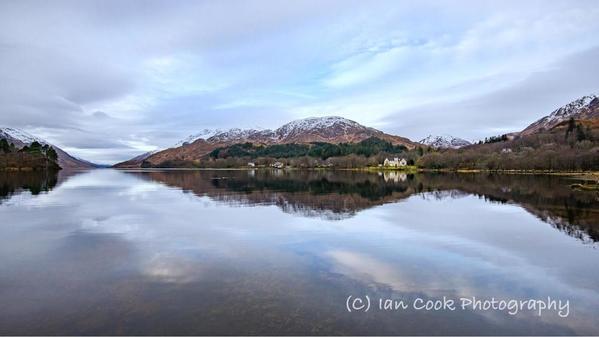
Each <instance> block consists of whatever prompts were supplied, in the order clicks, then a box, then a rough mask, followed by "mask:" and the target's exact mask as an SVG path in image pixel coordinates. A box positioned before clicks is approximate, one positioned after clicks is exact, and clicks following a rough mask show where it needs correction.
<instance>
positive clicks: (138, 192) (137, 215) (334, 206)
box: [0, 169, 599, 335]
mask: <svg viewBox="0 0 599 337" xmlns="http://www.w3.org/2000/svg"><path fill="white" fill-rule="evenodd" d="M572 182H574V181H572V180H570V179H566V178H560V177H551V176H529V175H521V176H520V175H488V174H415V175H408V174H402V173H400V172H384V173H383V172H381V173H380V174H378V173H364V172H353V171H293V170H230V171H227V170H212V171H210V170H205V171H203V170H202V171H183V170H172V171H169V170H165V171H159V170H148V171H144V170H137V171H117V170H111V169H99V170H92V171H88V172H73V173H67V172H64V173H63V172H62V171H61V173H59V174H58V176H54V175H45V174H40V173H39V172H38V173H33V172H31V173H25V174H22V173H7V174H0V186H2V189H0V193H1V194H0V304H1V305H0V335H31V334H34V335H202V334H207V335H277V334H280V335H306V334H307V335H312V334H314V335H400V334H407V335H421V334H425V335H429V334H430V335H436V334H449V335H456V334H458V335H461V334H466V335H480V334H483V335H485V334H493V335H571V334H587V335H596V334H598V333H599V322H598V321H597V320H596V313H597V312H599V264H598V263H597V262H598V261H599V250H598V249H596V248H597V247H596V244H595V242H596V241H597V239H598V235H597V224H598V223H599V221H598V218H597V212H598V209H599V207H598V204H597V194H596V193H595V192H582V191H574V190H571V189H570V187H569V184H570V183H572ZM548 224H551V226H549V225H548ZM554 228H556V229H559V231H558V230H555V229H554ZM350 295H352V296H364V295H369V296H370V297H371V298H372V299H377V298H385V299H389V298H391V299H402V300H405V301H408V302H409V301H411V300H414V299H415V298H422V299H431V300H440V299H442V298H443V297H449V298H454V299H455V298H459V297H466V296H476V297H477V298H486V299H488V298H491V297H495V298H501V299H518V300H524V299H543V298H544V299H546V298H547V296H551V297H552V298H556V299H561V300H569V301H570V311H571V314H570V316H568V317H566V318H563V317H559V316H558V315H557V314H556V313H555V312H548V313H545V314H543V315H542V316H538V315H536V314H535V313H532V312H522V313H521V314H518V315H516V316H511V315H509V314H507V313H505V312H496V311H487V312H484V311H469V310H466V311H438V312H425V311H416V310H405V311H401V312H381V311H370V312H367V313H365V312H352V313H349V312H348V311H347V309H346V307H345V303H346V299H347V297H348V296H350Z"/></svg>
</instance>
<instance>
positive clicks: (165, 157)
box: [116, 116, 415, 167]
mask: <svg viewBox="0 0 599 337" xmlns="http://www.w3.org/2000/svg"><path fill="white" fill-rule="evenodd" d="M370 137H377V138H380V139H384V140H387V141H389V142H391V143H393V144H398V145H405V146H407V147H409V148H412V147H414V145H415V143H413V142H412V141H410V140H409V139H407V138H403V137H399V136H394V135H389V134H386V133H384V132H382V131H379V130H376V129H373V128H369V127H366V126H363V125H361V124H359V123H357V122H355V121H352V120H349V119H346V118H343V117H335V116H333V117H312V118H305V119H300V120H296V121H292V122H290V123H287V124H285V125H283V126H281V127H279V128H277V129H275V130H269V129H262V130H261V129H238V128H234V129H230V130H226V131H223V130H202V131H201V132H199V133H197V134H195V135H192V136H189V137H187V138H186V139H184V140H182V141H180V142H178V143H177V145H178V146H176V147H174V148H170V149H166V150H164V151H161V152H158V153H156V154H154V155H152V156H150V157H148V158H147V159H146V160H148V161H151V162H154V163H158V162H164V161H171V160H197V159H199V158H200V157H202V156H204V155H206V154H207V153H209V152H210V151H212V150H213V149H215V148H217V147H221V146H227V145H232V144H239V143H246V142H250V143H254V144H263V145H273V144H288V143H311V142H327V143H344V142H346V143H347V142H349V143H352V142H359V141H362V140H364V139H367V138H370ZM139 164H141V162H139V161H137V162H133V161H132V160H129V161H126V162H123V163H120V164H117V165H116V166H117V167H132V166H134V165H139Z"/></svg>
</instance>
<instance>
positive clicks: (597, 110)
mask: <svg viewBox="0 0 599 337" xmlns="http://www.w3.org/2000/svg"><path fill="white" fill-rule="evenodd" d="M570 118H574V119H594V118H599V95H597V94H595V95H588V96H583V97H581V98H579V99H577V100H574V101H572V102H570V103H568V104H566V105H564V106H562V107H560V108H558V109H556V110H554V111H553V112H552V113H550V114H549V115H548V116H545V117H543V118H541V119H539V120H537V121H536V122H534V123H532V124H530V125H529V126H528V127H526V129H524V130H523V131H522V135H527V134H531V133H535V132H537V131H540V130H549V129H551V128H553V127H554V126H556V125H558V124H560V123H562V122H564V121H567V120H568V119H570Z"/></svg>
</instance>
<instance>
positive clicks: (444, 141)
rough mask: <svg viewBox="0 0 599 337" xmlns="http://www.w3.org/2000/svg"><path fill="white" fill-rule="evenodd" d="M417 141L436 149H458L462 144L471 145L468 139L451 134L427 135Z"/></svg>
mask: <svg viewBox="0 0 599 337" xmlns="http://www.w3.org/2000/svg"><path fill="white" fill-rule="evenodd" d="M418 143H420V144H422V145H426V146H430V147H433V148H436V149H459V148H461V147H464V146H468V145H472V142H470V141H467V140H465V139H463V138H458V137H454V136H451V135H439V136H433V135H428V136H427V137H425V138H423V139H421V140H420V141H418Z"/></svg>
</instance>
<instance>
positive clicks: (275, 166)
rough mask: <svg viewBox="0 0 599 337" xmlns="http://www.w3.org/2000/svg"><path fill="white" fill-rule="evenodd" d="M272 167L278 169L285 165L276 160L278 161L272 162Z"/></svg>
mask: <svg viewBox="0 0 599 337" xmlns="http://www.w3.org/2000/svg"><path fill="white" fill-rule="evenodd" d="M272 167H274V168H278V169H282V168H284V167H285V164H283V163H281V162H280V161H278V162H275V163H274V164H272Z"/></svg>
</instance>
